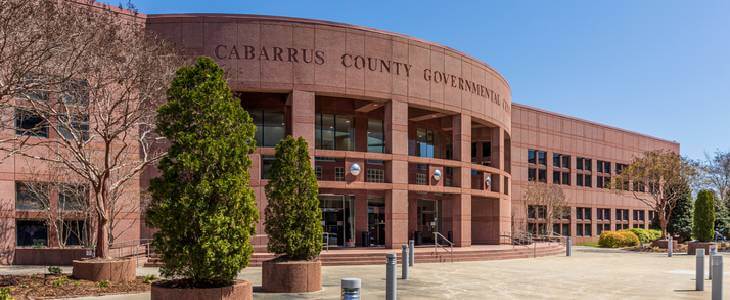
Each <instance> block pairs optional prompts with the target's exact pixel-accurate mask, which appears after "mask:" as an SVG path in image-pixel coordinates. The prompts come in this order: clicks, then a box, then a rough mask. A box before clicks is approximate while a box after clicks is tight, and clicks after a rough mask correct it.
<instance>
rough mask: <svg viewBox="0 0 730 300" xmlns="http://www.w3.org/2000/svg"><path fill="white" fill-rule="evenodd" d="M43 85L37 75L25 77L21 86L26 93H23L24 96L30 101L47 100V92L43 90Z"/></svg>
mask: <svg viewBox="0 0 730 300" xmlns="http://www.w3.org/2000/svg"><path fill="white" fill-rule="evenodd" d="M43 83H44V79H43V78H42V76H40V75H39V74H35V75H28V76H26V77H25V79H24V82H23V84H24V85H25V86H26V87H28V91H26V92H24V94H25V96H26V97H28V98H29V99H31V100H41V101H46V100H48V91H46V90H45V89H44V88H43V85H44V84H43Z"/></svg>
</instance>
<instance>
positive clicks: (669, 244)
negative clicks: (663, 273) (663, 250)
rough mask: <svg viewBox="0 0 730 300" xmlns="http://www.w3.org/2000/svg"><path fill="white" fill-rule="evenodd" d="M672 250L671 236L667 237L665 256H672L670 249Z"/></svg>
mask: <svg viewBox="0 0 730 300" xmlns="http://www.w3.org/2000/svg"><path fill="white" fill-rule="evenodd" d="M673 250H674V242H672V236H671V235H670V236H668V237H667V256H668V257H672V251H673Z"/></svg>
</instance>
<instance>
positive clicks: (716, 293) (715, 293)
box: [710, 254, 722, 300]
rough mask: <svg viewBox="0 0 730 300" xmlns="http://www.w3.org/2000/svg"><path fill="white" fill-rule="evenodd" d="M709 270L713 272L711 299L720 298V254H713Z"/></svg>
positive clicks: (717, 299) (716, 299) (718, 299)
mask: <svg viewBox="0 0 730 300" xmlns="http://www.w3.org/2000/svg"><path fill="white" fill-rule="evenodd" d="M713 256H714V257H713V258H712V265H710V270H712V273H715V278H712V300H722V255H717V254H716V255H713Z"/></svg>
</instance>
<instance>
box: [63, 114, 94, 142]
mask: <svg viewBox="0 0 730 300" xmlns="http://www.w3.org/2000/svg"><path fill="white" fill-rule="evenodd" d="M58 132H59V133H61V136H62V137H63V138H64V139H67V140H71V139H73V138H74V136H76V138H80V139H83V140H84V141H87V140H88V139H89V116H88V115H75V116H73V118H71V119H69V116H68V115H62V116H59V122H58Z"/></svg>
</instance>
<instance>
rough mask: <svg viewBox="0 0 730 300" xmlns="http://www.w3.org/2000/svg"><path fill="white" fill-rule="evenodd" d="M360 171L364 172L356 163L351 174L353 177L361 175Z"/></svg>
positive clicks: (351, 168) (351, 169)
mask: <svg viewBox="0 0 730 300" xmlns="http://www.w3.org/2000/svg"><path fill="white" fill-rule="evenodd" d="M360 171H362V169H361V168H360V165H359V164H357V163H354V164H352V165H351V166H350V174H352V176H357V175H360Z"/></svg>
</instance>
